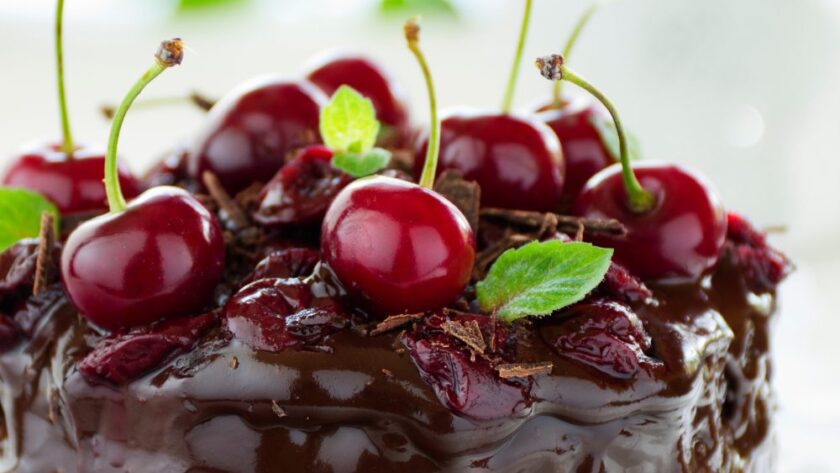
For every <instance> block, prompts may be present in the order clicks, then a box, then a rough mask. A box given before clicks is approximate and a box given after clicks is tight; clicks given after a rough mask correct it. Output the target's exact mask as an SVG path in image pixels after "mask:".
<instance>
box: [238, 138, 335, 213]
mask: <svg viewBox="0 0 840 473" xmlns="http://www.w3.org/2000/svg"><path fill="white" fill-rule="evenodd" d="M332 156H333V153H332V151H331V150H330V149H329V148H327V147H325V146H309V147H306V148H303V149H302V150H300V151H299V152H298V154H297V155H296V156H295V157H294V158H293V159H292V160H291V161H289V162H288V163H287V164H286V165H285V166H283V167H282V168H281V169H280V171H278V172H277V174H276V175H275V176H274V177H273V178H271V180H270V181H269V182H268V184H266V186H265V187H264V188H263V190H262V192H261V193H260V195H259V197H258V198H257V204H258V207H257V209H256V210H255V211H254V213H253V216H254V220H256V221H257V222H259V223H260V224H262V225H265V226H274V225H292V224H310V223H317V222H318V221H320V220H321V219H322V218H323V217H324V213H326V211H327V207H329V205H330V203H331V202H332V201H333V199H334V198H335V196H336V195H337V194H338V192H339V191H340V190H341V189H343V188H344V186H346V185H347V184H348V183H350V181H351V178H350V176H348V175H347V174H345V173H343V172H341V171H339V170H338V169H336V168H334V167H332Z"/></svg>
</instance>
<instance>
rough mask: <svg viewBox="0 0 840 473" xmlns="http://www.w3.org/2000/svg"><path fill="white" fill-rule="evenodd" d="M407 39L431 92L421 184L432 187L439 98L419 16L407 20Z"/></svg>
mask: <svg viewBox="0 0 840 473" xmlns="http://www.w3.org/2000/svg"><path fill="white" fill-rule="evenodd" d="M404 31H405V39H406V41H407V42H408V49H410V50H411V52H412V53H414V57H415V58H417V63H418V64H419V65H420V69H421V70H422V71H423V78H424V79H425V80H426V89H427V90H428V92H429V115H430V120H431V126H430V128H429V145H428V147H427V148H426V161H425V162H424V163H423V173H422V174H421V175H420V185H421V186H422V187H425V188H427V189H431V188H432V187H434V185H435V174H436V172H437V164H438V155H439V154H440V120H438V114H437V98H436V97H435V84H434V82H433V81H432V73H431V71H430V70H429V65H428V63H426V57H425V56H424V55H423V51H422V50H421V49H420V25H419V24H418V22H417V18H412V19H410V20H408V21H406V22H405V28H404Z"/></svg>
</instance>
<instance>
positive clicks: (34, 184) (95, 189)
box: [2, 144, 142, 215]
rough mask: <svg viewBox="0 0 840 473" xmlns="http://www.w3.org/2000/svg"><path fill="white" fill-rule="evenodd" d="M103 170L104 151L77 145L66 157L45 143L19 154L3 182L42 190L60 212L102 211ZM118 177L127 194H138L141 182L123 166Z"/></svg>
mask: <svg viewBox="0 0 840 473" xmlns="http://www.w3.org/2000/svg"><path fill="white" fill-rule="evenodd" d="M104 169H105V156H104V153H101V152H98V151H94V150H93V149H90V148H87V147H79V148H77V149H76V151H74V153H73V159H68V158H67V155H66V154H65V153H64V152H63V151H61V145H58V144H45V145H41V146H38V147H35V148H31V149H27V150H25V151H23V152H22V153H20V155H18V157H17V158H16V159H14V161H13V163H12V165H11V166H10V167H9V168H8V169H7V170H6V173H5V175H4V176H3V179H2V185H4V186H8V187H22V188H24V189H29V190H32V191H35V192H39V193H41V194H43V195H44V196H45V197H47V198H48V199H49V200H50V201H52V203H54V204H55V206H56V207H58V210H59V211H60V212H61V214H62V215H73V214H80V213H89V212H99V213H101V212H104V211H105V210H107V208H108V205H107V202H106V200H107V199H106V196H105V186H104V185H103V184H102V179H103V178H104ZM119 180H120V184H121V185H122V188H123V192H124V193H125V195H126V196H127V197H129V198H131V197H136V196H137V195H138V194H139V193H140V190H141V188H142V185H141V184H140V181H139V180H138V179H137V178H135V177H134V175H133V174H131V172H130V171H128V170H127V169H125V168H124V167H120V169H119Z"/></svg>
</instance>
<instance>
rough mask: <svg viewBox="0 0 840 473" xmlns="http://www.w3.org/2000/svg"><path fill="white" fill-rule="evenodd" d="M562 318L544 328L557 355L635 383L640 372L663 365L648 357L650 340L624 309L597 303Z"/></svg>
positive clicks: (601, 302) (612, 304) (633, 314)
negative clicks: (634, 380) (633, 380)
mask: <svg viewBox="0 0 840 473" xmlns="http://www.w3.org/2000/svg"><path fill="white" fill-rule="evenodd" d="M562 315H563V316H565V317H566V318H565V319H563V320H561V321H560V323H559V324H556V325H555V324H550V325H546V326H544V327H543V336H544V337H545V338H546V339H547V340H548V342H549V344H551V345H552V346H553V347H554V350H555V351H556V352H557V354H558V355H560V356H562V357H565V358H568V359H571V360H574V361H577V362H580V363H583V364H584V365H587V366H589V367H592V368H594V369H596V370H598V371H600V372H602V373H604V374H606V375H608V376H610V377H612V378H615V379H619V380H630V379H635V378H636V377H637V376H638V374H639V372H640V371H641V370H649V369H653V368H654V367H657V366H661V365H662V364H661V362H659V361H657V360H654V359H653V358H650V357H649V356H648V355H647V352H649V351H650V348H651V341H650V337H649V336H648V334H647V332H645V329H644V327H643V326H642V323H641V322H640V321H639V319H638V317H637V316H636V314H635V313H634V312H633V311H632V310H630V308H629V307H627V306H626V305H624V304H621V303H618V302H614V301H605V300H596V301H594V302H591V303H586V304H578V305H576V306H574V307H572V308H571V309H569V310H568V311H566V312H565V313H564V314H562Z"/></svg>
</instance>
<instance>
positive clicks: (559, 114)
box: [537, 98, 615, 202]
mask: <svg viewBox="0 0 840 473" xmlns="http://www.w3.org/2000/svg"><path fill="white" fill-rule="evenodd" d="M537 119H539V120H540V121H543V122H544V123H545V124H546V125H548V126H549V128H551V129H552V130H553V131H554V133H555V134H556V135H557V138H559V139H560V145H561V146H562V147H563V161H565V163H566V176H565V181H564V184H563V200H564V202H572V201H574V199H575V197H577V195H578V193H580V190H581V189H582V188H583V186H584V185H585V184H586V181H588V180H589V178H590V177H592V176H593V175H594V174H595V173H597V172H598V171H600V170H601V169H604V168H605V167H607V166H609V165H610V164H613V163H614V162H615V159H614V158H613V157H612V156H611V155H610V153H609V151H607V149H606V147H604V142H603V141H602V139H601V134H600V132H599V130H598V128H597V127H596V126H595V125H594V124H593V122H594V121H595V120H598V121H602V122H603V121H607V120H609V119H610V118H609V115H608V114H607V113H606V112H605V111H604V109H603V108H602V107H600V106H598V105H596V104H595V103H593V102H592V101H590V100H585V99H583V98H574V99H572V100H569V101H566V102H564V104H563V106H562V107H560V108H548V107H543V108H542V109H541V110H540V111H538V113H537Z"/></svg>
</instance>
